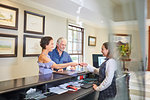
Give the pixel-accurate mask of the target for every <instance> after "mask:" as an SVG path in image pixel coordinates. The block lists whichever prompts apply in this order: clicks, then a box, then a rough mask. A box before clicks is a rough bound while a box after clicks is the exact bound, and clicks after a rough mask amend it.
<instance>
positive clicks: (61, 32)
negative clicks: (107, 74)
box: [0, 0, 107, 81]
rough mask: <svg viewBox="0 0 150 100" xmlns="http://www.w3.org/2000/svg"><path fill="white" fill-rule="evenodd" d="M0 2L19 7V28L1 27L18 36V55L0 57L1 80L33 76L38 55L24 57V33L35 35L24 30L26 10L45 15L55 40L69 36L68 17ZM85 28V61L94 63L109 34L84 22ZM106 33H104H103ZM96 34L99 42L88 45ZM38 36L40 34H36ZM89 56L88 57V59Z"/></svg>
mask: <svg viewBox="0 0 150 100" xmlns="http://www.w3.org/2000/svg"><path fill="white" fill-rule="evenodd" d="M0 3H2V4H5V5H9V6H13V7H16V8H18V9H19V21H18V26H19V27H18V30H9V29H2V28H0V33H5V34H14V35H17V36H18V55H17V57H12V58H0V81H2V80H8V79H14V78H20V77H26V76H33V75H37V74H38V64H37V57H23V35H24V34H27V35H35V34H28V33H24V32H23V27H24V10H27V11H31V12H35V13H39V14H42V15H45V35H50V36H52V37H53V38H54V42H55V43H56V40H57V39H58V38H59V37H61V36H63V37H67V24H68V23H67V18H64V17H61V16H56V15H53V14H51V13H47V12H43V11H40V10H38V9H34V8H31V7H27V6H24V5H21V4H17V3H13V2H10V1H7V0H0ZM84 28H85V44H84V45H85V52H84V54H85V58H86V59H85V61H86V62H87V63H90V64H92V54H93V53H100V45H101V44H102V42H103V41H107V34H106V32H105V31H103V30H104V29H97V28H95V27H93V26H90V25H87V24H84ZM102 34H104V35H102ZM89 35H91V36H96V37H97V44H96V46H95V47H92V46H88V36H89ZM36 36H38V35H36ZM87 58H88V59H87Z"/></svg>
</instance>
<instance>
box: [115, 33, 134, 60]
mask: <svg viewBox="0 0 150 100" xmlns="http://www.w3.org/2000/svg"><path fill="white" fill-rule="evenodd" d="M113 41H114V42H115V43H116V44H117V47H118V49H119V52H120V58H121V59H129V58H130V54H131V35H129V34H114V35H113Z"/></svg>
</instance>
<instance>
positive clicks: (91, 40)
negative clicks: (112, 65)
mask: <svg viewBox="0 0 150 100" xmlns="http://www.w3.org/2000/svg"><path fill="white" fill-rule="evenodd" d="M88 46H96V37H94V36H89V37H88Z"/></svg>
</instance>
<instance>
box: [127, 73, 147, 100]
mask: <svg viewBox="0 0 150 100" xmlns="http://www.w3.org/2000/svg"><path fill="white" fill-rule="evenodd" d="M144 76H145V77H144ZM144 78H145V79H144ZM143 79H144V80H145V81H144V80H143ZM144 83H145V85H144ZM144 87H145V88H144ZM129 89H130V98H131V100H150V72H148V71H146V72H145V74H144V72H136V73H135V72H131V76H130V83H129ZM144 91H145V94H144ZM144 95H145V96H144ZM144 97H145V99H144Z"/></svg>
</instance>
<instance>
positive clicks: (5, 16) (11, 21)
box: [0, 4, 18, 30]
mask: <svg viewBox="0 0 150 100" xmlns="http://www.w3.org/2000/svg"><path fill="white" fill-rule="evenodd" d="M0 28H5V29H13V30H17V29H18V8H15V7H11V6H7V5H3V4H0Z"/></svg>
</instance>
